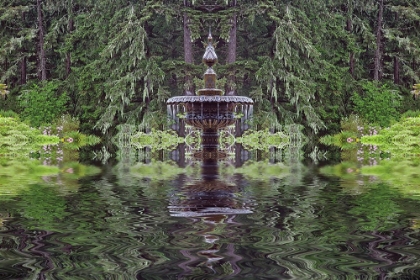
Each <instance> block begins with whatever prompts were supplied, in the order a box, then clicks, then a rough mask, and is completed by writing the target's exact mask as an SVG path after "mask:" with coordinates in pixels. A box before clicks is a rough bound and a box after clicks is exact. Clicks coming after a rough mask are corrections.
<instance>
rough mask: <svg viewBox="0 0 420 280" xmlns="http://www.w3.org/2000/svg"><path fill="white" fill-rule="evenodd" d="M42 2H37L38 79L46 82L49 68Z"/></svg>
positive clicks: (38, 0)
mask: <svg viewBox="0 0 420 280" xmlns="http://www.w3.org/2000/svg"><path fill="white" fill-rule="evenodd" d="M41 4H42V0H37V1H36V7H37V15H38V17H37V21H38V79H40V80H41V81H45V80H46V79H47V66H46V58H45V49H44V26H43V22H44V20H43V18H42V7H41Z"/></svg>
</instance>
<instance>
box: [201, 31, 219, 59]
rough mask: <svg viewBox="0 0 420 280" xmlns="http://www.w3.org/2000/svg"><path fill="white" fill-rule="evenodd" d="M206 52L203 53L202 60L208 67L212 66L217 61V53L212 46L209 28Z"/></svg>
mask: <svg viewBox="0 0 420 280" xmlns="http://www.w3.org/2000/svg"><path fill="white" fill-rule="evenodd" d="M207 40H208V41H207V42H208V43H207V47H206V52H205V53H204V55H203V62H204V64H206V65H207V66H208V67H212V66H213V65H214V64H216V62H217V54H216V51H215V50H214V47H213V37H212V36H211V30H209V36H208V37H207Z"/></svg>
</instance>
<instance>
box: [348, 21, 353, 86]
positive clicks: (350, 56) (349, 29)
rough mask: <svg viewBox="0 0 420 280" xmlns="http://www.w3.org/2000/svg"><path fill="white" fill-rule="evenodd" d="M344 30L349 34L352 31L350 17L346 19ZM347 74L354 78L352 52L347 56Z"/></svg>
mask: <svg viewBox="0 0 420 280" xmlns="http://www.w3.org/2000/svg"><path fill="white" fill-rule="evenodd" d="M346 29H347V31H348V32H349V33H351V32H352V31H353V23H352V20H351V18H350V17H349V18H348V19H347V26H346ZM349 72H350V74H351V76H352V77H353V78H354V52H350V55H349Z"/></svg>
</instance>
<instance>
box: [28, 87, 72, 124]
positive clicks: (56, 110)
mask: <svg viewBox="0 0 420 280" xmlns="http://www.w3.org/2000/svg"><path fill="white" fill-rule="evenodd" d="M59 88H60V83H59V82H57V81H50V82H46V83H43V84H41V86H38V85H36V84H34V85H32V86H31V87H30V88H29V89H28V90H26V91H24V93H23V94H22V95H21V107H22V111H21V115H22V118H23V119H25V120H27V121H29V123H30V124H31V126H34V127H39V126H41V125H43V124H49V123H52V122H53V121H54V120H55V119H57V118H58V117H60V116H61V115H63V114H65V113H66V111H67V103H68V101H69V99H68V96H67V93H65V92H63V93H62V92H60V91H59Z"/></svg>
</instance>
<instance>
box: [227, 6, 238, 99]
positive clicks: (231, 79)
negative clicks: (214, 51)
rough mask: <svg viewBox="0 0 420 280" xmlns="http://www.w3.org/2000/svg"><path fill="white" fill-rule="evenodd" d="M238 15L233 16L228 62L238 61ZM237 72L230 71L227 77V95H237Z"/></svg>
mask: <svg viewBox="0 0 420 280" xmlns="http://www.w3.org/2000/svg"><path fill="white" fill-rule="evenodd" d="M233 6H234V7H235V6H236V0H235V1H234V3H233ZM236 21H237V15H236V14H234V15H233V16H232V18H231V24H232V25H231V28H230V32H229V44H228V53H227V58H226V64H231V63H235V61H236V44H237V40H236V32H237V22H236ZM235 74H236V73H235V72H234V71H233V72H230V73H229V76H228V77H227V82H226V95H235V86H234V85H235V83H236V77H235Z"/></svg>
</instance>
